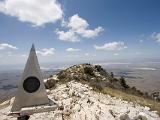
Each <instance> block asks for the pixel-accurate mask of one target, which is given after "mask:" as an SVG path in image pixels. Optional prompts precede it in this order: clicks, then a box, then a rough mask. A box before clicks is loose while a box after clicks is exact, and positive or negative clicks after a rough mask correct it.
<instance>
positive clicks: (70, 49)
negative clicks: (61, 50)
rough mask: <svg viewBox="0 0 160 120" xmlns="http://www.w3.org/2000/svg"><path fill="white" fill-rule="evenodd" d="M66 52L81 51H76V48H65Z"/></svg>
mask: <svg viewBox="0 0 160 120" xmlns="http://www.w3.org/2000/svg"><path fill="white" fill-rule="evenodd" d="M66 51H67V52H78V51H81V49H78V48H67V49H66Z"/></svg>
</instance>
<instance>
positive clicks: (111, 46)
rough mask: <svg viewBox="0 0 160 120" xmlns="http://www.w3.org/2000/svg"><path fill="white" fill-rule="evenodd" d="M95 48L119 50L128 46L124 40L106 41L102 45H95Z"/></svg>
mask: <svg viewBox="0 0 160 120" xmlns="http://www.w3.org/2000/svg"><path fill="white" fill-rule="evenodd" d="M94 48H95V49H96V50H106V51H117V50H122V49H125V48H127V46H125V44H124V42H121V41H119V42H110V43H105V44H104V45H102V46H98V45H94Z"/></svg>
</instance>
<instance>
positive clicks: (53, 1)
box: [0, 0, 63, 26]
mask: <svg viewBox="0 0 160 120" xmlns="http://www.w3.org/2000/svg"><path fill="white" fill-rule="evenodd" d="M0 12H2V13H4V14H6V15H10V16H13V17H17V18H18V19H19V20H20V21H22V22H29V23H32V24H33V25H35V26H42V25H44V24H46V23H53V22H56V21H57V20H59V19H61V18H62V16H63V11H62V9H61V5H60V4H59V3H58V2H57V0H3V1H0Z"/></svg>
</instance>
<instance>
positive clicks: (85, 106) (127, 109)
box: [0, 81, 160, 120]
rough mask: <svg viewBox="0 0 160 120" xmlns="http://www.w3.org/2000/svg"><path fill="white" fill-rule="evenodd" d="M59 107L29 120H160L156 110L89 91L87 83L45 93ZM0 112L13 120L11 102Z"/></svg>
mask: <svg viewBox="0 0 160 120" xmlns="http://www.w3.org/2000/svg"><path fill="white" fill-rule="evenodd" d="M47 92H48V96H49V98H50V99H51V100H53V101H55V102H56V103H57V104H58V105H59V108H58V109H56V110H55V111H54V112H53V111H52V112H45V113H37V114H34V115H32V116H30V120H52V119H53V120H160V117H159V116H158V115H157V113H156V112H155V111H150V108H148V107H142V106H140V105H138V104H134V103H132V102H127V101H123V100H121V99H117V98H115V97H111V96H109V95H105V94H102V93H98V92H95V91H93V90H92V88H91V87H89V86H88V85H87V84H81V83H80V82H76V81H70V82H68V83H67V84H61V85H57V86H56V88H55V89H52V90H47ZM9 103H10V105H9V106H8V107H6V108H3V109H1V110H0V116H1V117H0V118H1V120H16V118H13V117H10V116H7V113H8V112H9V110H10V108H11V104H12V102H9Z"/></svg>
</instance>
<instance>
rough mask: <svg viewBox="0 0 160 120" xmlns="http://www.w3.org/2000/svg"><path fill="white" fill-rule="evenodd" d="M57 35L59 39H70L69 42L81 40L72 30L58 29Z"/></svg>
mask: <svg viewBox="0 0 160 120" xmlns="http://www.w3.org/2000/svg"><path fill="white" fill-rule="evenodd" d="M57 35H58V38H59V40H62V41H69V42H78V41H79V39H78V36H77V35H76V34H75V32H74V31H72V30H69V31H67V32H64V31H58V30H57Z"/></svg>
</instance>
